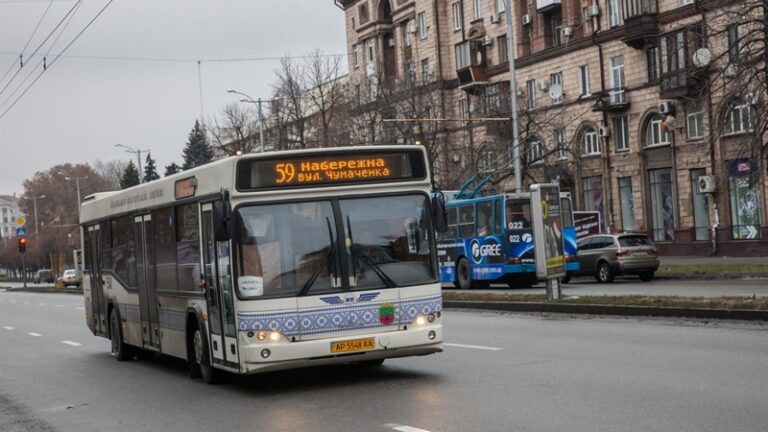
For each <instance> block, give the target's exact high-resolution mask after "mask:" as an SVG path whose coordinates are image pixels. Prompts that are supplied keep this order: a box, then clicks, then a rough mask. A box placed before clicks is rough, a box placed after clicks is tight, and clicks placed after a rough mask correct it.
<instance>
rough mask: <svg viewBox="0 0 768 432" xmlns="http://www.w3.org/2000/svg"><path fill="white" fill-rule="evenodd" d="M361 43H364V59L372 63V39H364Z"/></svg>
mask: <svg viewBox="0 0 768 432" xmlns="http://www.w3.org/2000/svg"><path fill="white" fill-rule="evenodd" d="M363 44H364V45H365V61H366V63H368V64H372V63H373V59H374V51H373V39H366V40H365V42H363Z"/></svg>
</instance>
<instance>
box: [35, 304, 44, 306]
mask: <svg viewBox="0 0 768 432" xmlns="http://www.w3.org/2000/svg"><path fill="white" fill-rule="evenodd" d="M37 305H38V306H45V303H38V304H37Z"/></svg>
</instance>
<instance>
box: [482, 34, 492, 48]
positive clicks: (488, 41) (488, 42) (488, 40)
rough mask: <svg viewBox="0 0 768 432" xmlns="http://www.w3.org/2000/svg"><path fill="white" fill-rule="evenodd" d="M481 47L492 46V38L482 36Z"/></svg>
mask: <svg viewBox="0 0 768 432" xmlns="http://www.w3.org/2000/svg"><path fill="white" fill-rule="evenodd" d="M483 45H484V46H488V45H493V38H492V37H490V36H483Z"/></svg>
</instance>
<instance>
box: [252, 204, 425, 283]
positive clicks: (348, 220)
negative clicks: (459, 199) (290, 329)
mask: <svg viewBox="0 0 768 432" xmlns="http://www.w3.org/2000/svg"><path fill="white" fill-rule="evenodd" d="M427 205H428V204H427V199H426V196H424V195H405V196H387V197H372V198H348V199H340V200H334V201H327V200H325V201H306V202H300V203H288V204H272V205H254V206H247V207H241V208H240V209H239V210H238V216H239V230H240V231H239V239H238V240H239V249H240V254H239V258H240V266H239V267H240V278H238V287H239V288H240V290H239V293H240V296H241V297H246V298H256V297H258V298H261V297H292V296H298V295H314V294H319V293H328V292H338V291H342V290H345V289H352V290H361V289H378V288H393V287H398V286H408V285H416V284H425V283H431V282H434V281H435V280H436V271H435V269H434V268H433V266H432V264H431V253H432V251H431V249H430V246H429V245H430V241H429V228H428V226H429V222H428V219H427V218H428V214H429V213H428V211H427V209H428V207H427ZM336 206H338V207H337V208H338V211H337V212H336V214H337V215H340V216H341V221H339V222H341V224H342V225H343V227H344V232H343V236H344V237H343V241H342V242H341V244H339V242H338V233H337V229H336V227H337V220H336V218H335V217H334V207H336ZM342 263H345V265H343V266H342V265H341V264H342Z"/></svg>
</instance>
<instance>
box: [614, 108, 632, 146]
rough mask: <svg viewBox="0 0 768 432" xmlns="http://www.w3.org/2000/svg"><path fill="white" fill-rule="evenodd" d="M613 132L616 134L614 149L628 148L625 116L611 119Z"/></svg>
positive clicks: (627, 130) (627, 126)
mask: <svg viewBox="0 0 768 432" xmlns="http://www.w3.org/2000/svg"><path fill="white" fill-rule="evenodd" d="M613 133H614V135H615V136H616V151H617V152H620V151H627V150H629V120H628V119H627V116H621V117H616V118H615V119H613Z"/></svg>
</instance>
